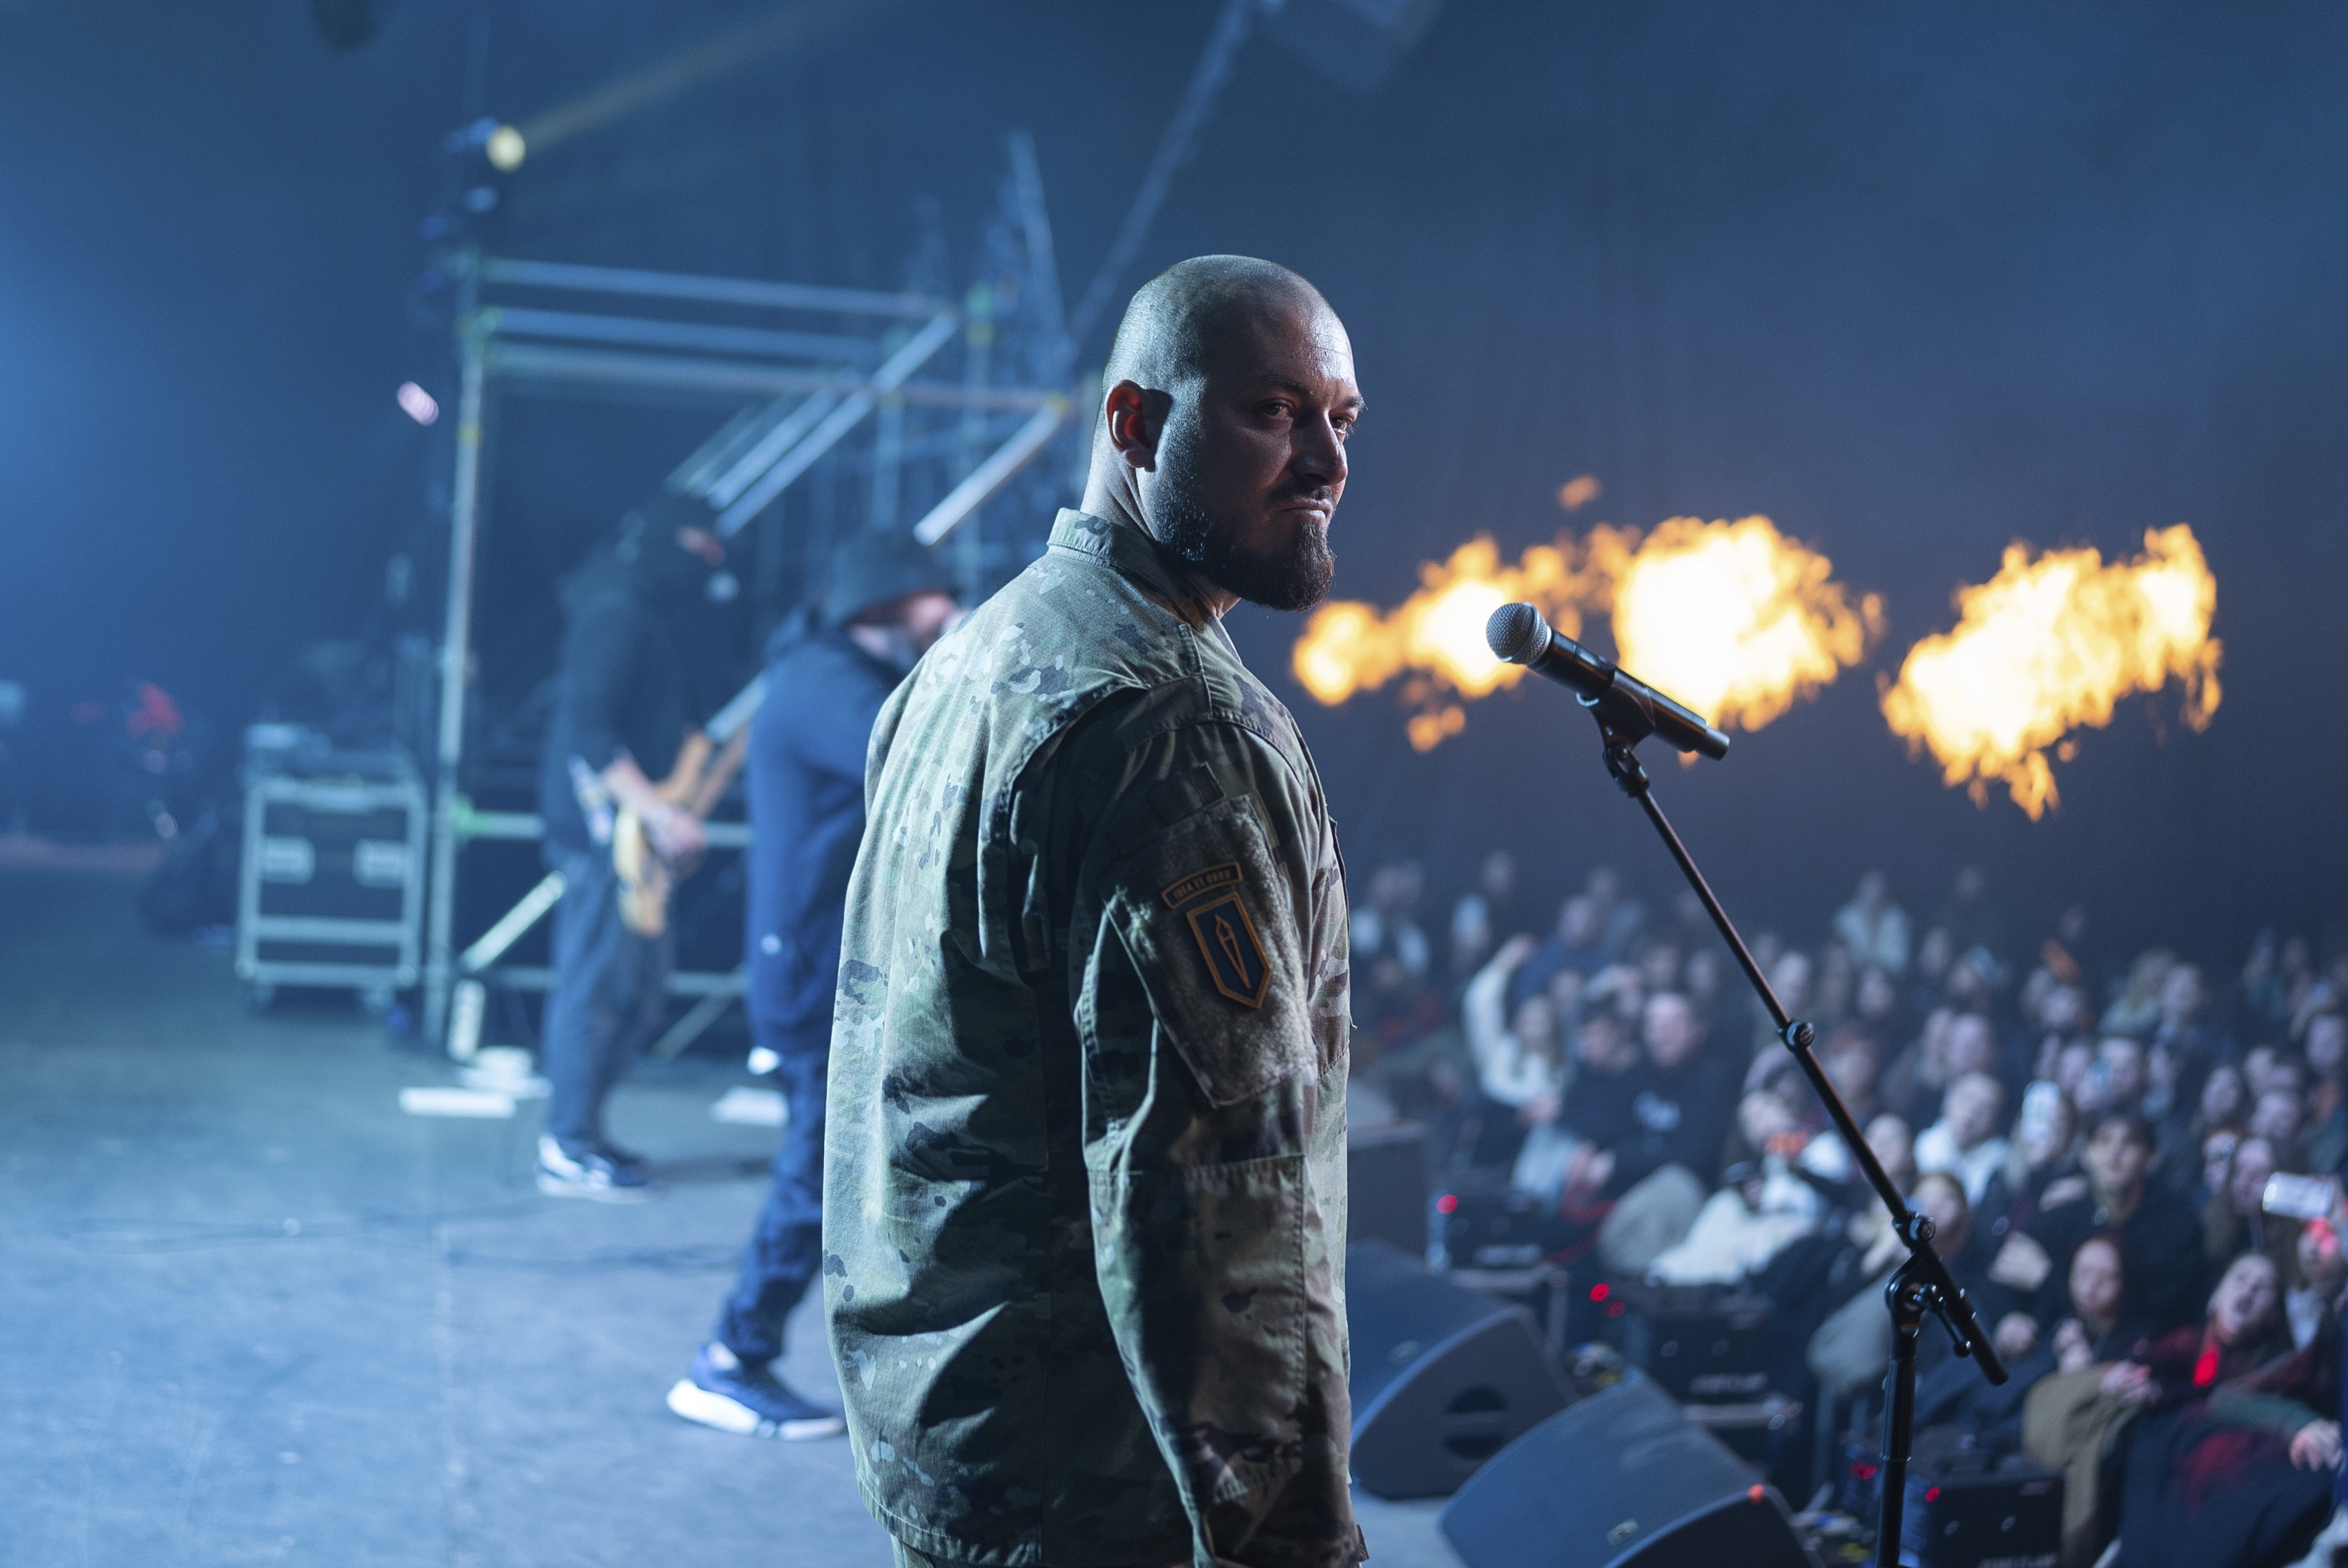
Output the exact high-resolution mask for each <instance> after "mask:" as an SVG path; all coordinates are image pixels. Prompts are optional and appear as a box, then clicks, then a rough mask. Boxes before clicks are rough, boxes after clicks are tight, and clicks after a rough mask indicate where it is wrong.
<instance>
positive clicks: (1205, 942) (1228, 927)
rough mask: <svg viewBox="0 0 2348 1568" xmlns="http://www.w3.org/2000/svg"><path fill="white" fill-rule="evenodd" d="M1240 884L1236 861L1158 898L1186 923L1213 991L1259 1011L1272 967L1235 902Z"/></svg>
mask: <svg viewBox="0 0 2348 1568" xmlns="http://www.w3.org/2000/svg"><path fill="white" fill-rule="evenodd" d="M1240 882H1241V871H1240V863H1239V861H1225V862H1223V863H1222V864H1221V865H1219V866H1209V867H1208V868H1207V869H1206V870H1204V871H1200V872H1191V873H1190V874H1189V876H1186V877H1184V878H1183V879H1182V880H1181V881H1179V882H1175V883H1174V884H1173V885H1172V886H1170V887H1169V888H1168V889H1167V890H1166V891H1165V892H1164V893H1163V894H1161V895H1160V896H1162V897H1163V898H1164V899H1165V900H1166V907H1167V908H1169V909H1171V910H1174V911H1175V912H1177V913H1179V914H1180V915H1181V916H1182V917H1183V918H1184V919H1185V920H1188V921H1189V923H1190V935H1191V936H1192V937H1193V938H1194V939H1195V940H1196V941H1197V942H1198V944H1199V953H1200V956H1202V957H1203V958H1205V959H1206V961H1207V975H1208V978H1210V979H1211V980H1212V981H1213V982H1214V983H1215V989H1216V990H1218V991H1220V992H1221V993H1222V994H1223V995H1226V996H1228V997H1230V998H1231V1000H1232V1001H1234V1002H1238V1003H1240V1004H1241V1005H1243V1006H1250V1007H1261V1006H1263V997H1264V993H1265V992H1266V991H1268V990H1270V989H1271V987H1272V965H1270V964H1268V963H1266V962H1265V961H1264V956H1263V944H1262V941H1261V940H1259V939H1258V938H1257V936H1256V932H1255V922H1254V921H1252V920H1251V919H1250V918H1249V917H1248V912H1247V905H1246V904H1244V903H1241V902H1240Z"/></svg>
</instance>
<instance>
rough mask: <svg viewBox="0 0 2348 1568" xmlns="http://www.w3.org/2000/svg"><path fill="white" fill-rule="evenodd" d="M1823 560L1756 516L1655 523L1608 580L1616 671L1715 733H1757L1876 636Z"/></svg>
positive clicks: (1876, 612) (1862, 602) (1865, 607)
mask: <svg viewBox="0 0 2348 1568" xmlns="http://www.w3.org/2000/svg"><path fill="white" fill-rule="evenodd" d="M1833 573H1834V562H1831V561H1828V559H1827V558H1826V557H1825V556H1823V555H1820V554H1818V552H1816V551H1812V550H1806V549H1804V548H1803V547H1802V546H1801V545H1799V544H1797V543H1796V542H1794V541H1792V540H1790V539H1787V538H1786V537H1785V536H1784V535H1783V534H1781V533H1779V532H1778V531H1777V530H1776V525H1774V524H1773V523H1771V522H1770V521H1769V520H1768V519H1767V518H1766V517H1748V518H1744V519H1741V520H1739V521H1735V522H1709V523H1708V522H1705V521H1702V520H1701V519H1699V518H1693V517H1675V518H1673V519H1671V520H1670V521H1666V522H1664V523H1663V524H1661V525H1660V526H1658V527H1657V528H1656V530H1655V531H1654V532H1653V533H1652V534H1650V535H1649V536H1648V538H1647V542H1645V543H1644V544H1643V545H1641V546H1640V547H1639V550H1638V553H1636V554H1635V555H1633V556H1632V557H1631V559H1630V560H1629V561H1628V562H1625V563H1624V564H1623V566H1622V570H1621V572H1620V573H1619V574H1618V576H1619V586H1617V588H1616V589H1615V592H1614V645H1615V647H1617V648H1618V649H1620V650H1621V652H1622V663H1623V665H1624V666H1625V667H1626V668H1629V669H1631V670H1633V671H1635V672H1636V673H1637V674H1638V676H1639V678H1640V679H1641V680H1643V681H1645V682H1647V683H1648V684H1649V685H1650V686H1656V687H1658V688H1660V689H1662V690H1663V691H1666V692H1669V693H1670V694H1671V695H1672V696H1675V697H1677V698H1679V700H1680V701H1682V702H1684V703H1685V704H1687V705H1688V706H1689V707H1692V708H1694V709H1695V710H1696V711H1697V712H1698V713H1701V714H1704V716H1705V717H1709V718H1710V719H1711V720H1712V721H1713V723H1715V724H1717V725H1720V726H1722V727H1725V728H1735V729H1758V728H1760V727H1762V726H1763V725H1765V724H1767V723H1768V722H1769V721H1770V720H1771V719H1773V718H1776V717H1778V716H1779V715H1781V714H1783V713H1784V712H1785V711H1786V710H1787V708H1789V707H1793V706H1794V704H1795V703H1796V702H1797V701H1800V700H1801V699H1803V698H1805V697H1807V696H1812V695H1814V694H1815V693H1816V692H1817V691H1818V688H1819V687H1821V686H1826V685H1827V684H1828V683H1829V682H1830V681H1832V680H1833V679H1834V678H1835V676H1838V675H1839V674H1840V673H1841V672H1842V670H1843V668H1844V667H1845V666H1846V665H1855V664H1857V663H1858V662H1859V659H1860V658H1861V657H1862V656H1863V655H1865V654H1866V652H1867V648H1868V645H1869V644H1870V643H1872V642H1873V641H1874V640H1875V639H1876V637H1877V636H1878V635H1879V634H1881V632H1882V630H1883V603H1882V601H1881V600H1880V599H1879V598H1878V597H1877V596H1876V595H1875V594H1872V593H1867V594H1862V595H1860V597H1859V602H1858V603H1857V604H1856V605H1854V604H1853V603H1851V600H1850V596H1849V593H1848V592H1847V591H1846V590H1845V589H1844V588H1843V586H1842V584H1840V583H1837V582H1835V581H1834V580H1833Z"/></svg>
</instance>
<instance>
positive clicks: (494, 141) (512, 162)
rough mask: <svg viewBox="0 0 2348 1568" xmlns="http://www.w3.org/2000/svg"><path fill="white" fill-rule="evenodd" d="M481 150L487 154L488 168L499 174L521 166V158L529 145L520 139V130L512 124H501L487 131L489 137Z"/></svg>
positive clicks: (526, 153)
mask: <svg viewBox="0 0 2348 1568" xmlns="http://www.w3.org/2000/svg"><path fill="white" fill-rule="evenodd" d="M482 151H483V152H484V153H486V154H487V155H488V156H489V167H490V168H492V169H494V170H497V171H498V172H499V173H500V174H511V173H512V172H513V171H514V170H517V169H520V167H521V160H522V159H523V158H524V157H525V156H527V155H528V154H529V152H530V145H529V143H527V142H525V141H523V140H522V139H521V132H520V131H518V130H516V129H514V128H513V127H512V126H510V125H501V126H499V127H498V128H497V129H495V130H493V131H491V132H489V141H488V143H487V144H486V145H485V146H484V147H483V148H482Z"/></svg>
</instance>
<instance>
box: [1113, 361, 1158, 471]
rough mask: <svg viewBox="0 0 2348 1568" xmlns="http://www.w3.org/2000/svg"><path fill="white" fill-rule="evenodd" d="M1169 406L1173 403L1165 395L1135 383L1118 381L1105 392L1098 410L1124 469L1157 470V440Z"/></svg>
mask: <svg viewBox="0 0 2348 1568" xmlns="http://www.w3.org/2000/svg"><path fill="white" fill-rule="evenodd" d="M1173 406H1174V399H1173V398H1172V397H1169V396H1168V395H1167V394H1166V393H1163V392H1152V391H1150V390H1149V389H1148V387H1143V386H1141V385H1140V384H1138V382H1133V381H1120V382H1118V383H1117V385H1116V386H1114V387H1110V388H1109V389H1108V392H1107V395H1106V396H1105V397H1103V399H1102V409H1101V412H1102V415H1103V418H1104V419H1105V421H1106V423H1107V427H1108V442H1109V445H1110V446H1111V447H1113V448H1115V449H1117V457H1118V458H1119V459H1122V460H1123V461H1124V462H1125V463H1126V465H1127V466H1128V467H1129V468H1135V469H1144V470H1148V469H1155V468H1157V466H1158V438H1159V434H1160V433H1161V432H1162V431H1163V430H1164V429H1165V428H1166V415H1167V412H1168V410H1169V409H1170V408H1172V407H1173Z"/></svg>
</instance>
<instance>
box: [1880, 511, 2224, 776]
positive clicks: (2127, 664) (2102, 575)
mask: <svg viewBox="0 0 2348 1568" xmlns="http://www.w3.org/2000/svg"><path fill="white" fill-rule="evenodd" d="M2217 603H2218V580H2217V579H2216V578H2215V577H2213V576H2211V575H2210V573H2209V562H2207V561H2206V560H2204V558H2203V557H2202V554H2201V546H2200V544H2199V542H2197V541H2196V540H2195V539H2194V537H2193V530H2192V529H2191V528H2189V527H2188V526H2187V525H2186V524H2184V523H2181V522H2180V523H2178V525H2177V526H2176V527H2174V528H2168V529H2158V530H2147V531H2146V533H2145V536H2144V553H2143V554H2142V555H2140V556H2138V557H2137V558H2136V559H2135V560H2134V561H2129V562H2113V563H2112V564H2111V565H2109V566H2106V565H2105V564H2104V559H2103V557H2102V555H2101V554H2099V553H2098V552H2096V551H2093V550H2055V551H2049V552H2046V553H2045V554H2044V555H2042V556H2040V557H2038V558H2037V559H2036V560H2035V561H2034V560H2032V559H2031V554H2030V550H2029V547H2028V546H2026V545H2023V544H2013V545H2009V546H2007V548H2006V552H2005V561H2004V564H2003V566H2001V567H2000V568H1999V570H1998V573H1997V575H1996V576H1995V577H1993V578H1992V579H1991V580H1990V581H1989V582H1987V583H1982V584H1979V585H1978V586H1975V587H1969V588H1961V589H1959V590H1958V591H1957V596H1956V604H1957V613H1958V616H1957V624H1956V627H1955V629H1954V630H1953V631H1950V632H1945V633H1941V634H1936V635H1933V636H1930V637H1927V638H1925V639H1924V640H1923V641H1922V642H1921V643H1919V644H1917V645H1915V646H1914V647H1913V648H1911V649H1910V650H1909V652H1908V657H1907V659H1906V661H1905V662H1904V663H1903V664H1901V665H1900V679H1899V681H1898V682H1897V683H1896V684H1894V685H1890V686H1887V687H1886V689H1885V690H1884V692H1883V717H1885V718H1886V719H1888V720H1890V724H1891V728H1892V730H1893V732H1894V733H1896V734H1899V735H1902V736H1905V737H1907V738H1908V742H1909V745H1910V748H1913V749H1921V748H1923V747H1927V746H1929V747H1931V750H1932V755H1933V756H1934V757H1935V758H1938V759H1939V761H1940V763H1941V777H1942V778H1943V779H1945V780H1946V781H1947V782H1948V783H1950V784H1952V785H1955V784H1962V785H1964V786H1965V787H1966V789H1967V791H1968V792H1969V793H1970V794H1971V795H1972V798H1973V801H1974V803H1975V804H1976V805H1981V804H1985V803H1986V802H1987V800H1988V798H1989V784H1990V781H1991V780H1992V779H1995V780H1998V781H2000V782H2002V783H2003V784H2004V785H2005V787H2006V789H2007V790H2008V791H2009V792H2010V793H2011V794H2012V795H2013V801H2014V804H2016V805H2018V806H2020V807H2021V808H2022V809H2023V810H2024V811H2026V812H2028V813H2029V814H2030V817H2031V819H2032V820H2037V818H2038V817H2039V815H2040V814H2041V813H2042V812H2044V810H2045V809H2046V808H2047V807H2048V806H2050V805H2055V806H2059V805H2060V804H2061V803H2062V802H2061V797H2060V796H2059V795H2058V794H2057V793H2056V791H2055V774H2054V770H2053V769H2052V768H2051V767H2049V766H2048V764H2047V760H2046V752H2047V749H2048V748H2050V747H2052V748H2055V755H2056V756H2057V757H2058V758H2061V759H2063V760H2065V761H2068V760H2069V759H2070V758H2071V757H2072V756H2073V754H2074V752H2073V748H2074V746H2075V742H2073V741H2070V740H2068V739H2066V738H2065V737H2066V736H2067V735H2068V734H2069V733H2070V732H2071V731H2072V730H2074V729H2077V728H2079V727H2082V726H2088V727H2097V728H2100V727H2103V726H2105V725H2106V724H2109V723H2110V722H2111V719H2112V710H2113V707H2114V706H2115V705H2116V703H2117V702H2118V701H2119V699H2120V698H2122V697H2124V696H2128V695H2129V694H2131V693H2134V692H2156V691H2158V690H2159V689H2160V688H2161V687H2162V686H2165V685H2166V684H2167V683H2168V680H2169V679H2170V678H2171V677H2172V676H2173V677H2175V678H2176V679H2178V680H2179V681H2181V682H2183V683H2184V686H2185V711H2184V717H2185V722H2186V723H2187V724H2188V726H2190V727H2193V728H2194V729H2197V730H2198V729H2206V728H2208V727H2209V719H2210V717H2211V716H2212V715H2213V714H2215V713H2216V712H2217V711H2218V701H2219V696H2220V693H2219V686H2218V661H2219V655H2220V654H2221V652H2222V648H2221V645H2219V642H2218V641H2217V640H2216V639H2215V638H2213V637H2211V636H2210V635H2209V618H2210V615H2211V614H2212V612H2214V611H2215V609H2216V608H2217Z"/></svg>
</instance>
